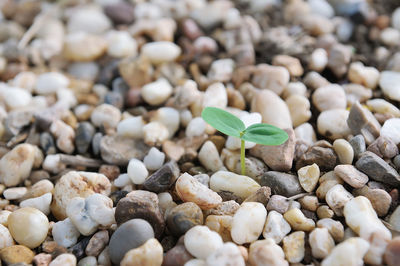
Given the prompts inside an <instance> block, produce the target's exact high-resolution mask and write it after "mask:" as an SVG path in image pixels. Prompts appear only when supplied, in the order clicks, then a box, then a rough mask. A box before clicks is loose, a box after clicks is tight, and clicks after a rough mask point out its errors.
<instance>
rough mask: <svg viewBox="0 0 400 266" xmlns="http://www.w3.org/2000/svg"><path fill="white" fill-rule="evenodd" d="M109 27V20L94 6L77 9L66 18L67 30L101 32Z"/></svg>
mask: <svg viewBox="0 0 400 266" xmlns="http://www.w3.org/2000/svg"><path fill="white" fill-rule="evenodd" d="M110 27H111V21H110V20H109V19H108V17H107V16H106V15H104V13H103V12H102V11H101V10H98V9H95V8H81V9H77V10H76V11H75V12H73V13H72V14H71V17H69V19H68V23H67V29H68V31H69V32H79V31H83V32H87V33H93V34H101V33H104V32H105V31H107V30H108V29H109V28H110Z"/></svg>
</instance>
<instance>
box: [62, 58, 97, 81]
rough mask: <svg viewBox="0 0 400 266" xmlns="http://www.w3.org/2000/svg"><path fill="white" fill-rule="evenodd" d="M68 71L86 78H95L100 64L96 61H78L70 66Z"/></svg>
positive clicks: (74, 75) (80, 77)
mask: <svg viewBox="0 0 400 266" xmlns="http://www.w3.org/2000/svg"><path fill="white" fill-rule="evenodd" d="M68 73H69V74H70V75H71V76H73V77H75V78H77V79H84V80H95V79H96V77H97V75H98V74H99V66H98V65H97V64H96V63H94V62H77V63H72V64H70V65H69V66H68Z"/></svg>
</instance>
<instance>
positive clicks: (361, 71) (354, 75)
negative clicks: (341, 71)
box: [347, 62, 379, 89]
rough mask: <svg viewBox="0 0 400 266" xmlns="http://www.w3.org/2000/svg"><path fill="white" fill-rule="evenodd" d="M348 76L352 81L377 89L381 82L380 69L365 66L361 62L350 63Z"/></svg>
mask: <svg viewBox="0 0 400 266" xmlns="http://www.w3.org/2000/svg"><path fill="white" fill-rule="evenodd" d="M347 75H348V78H349V80H350V81H351V82H354V83H358V84H361V85H363V86H365V87H367V88H371V89H375V88H376V86H377V85H378V82H379V71H378V70H377V69H376V68H374V67H365V66H364V65H363V63H361V62H354V63H351V64H350V68H349V72H348V74H347Z"/></svg>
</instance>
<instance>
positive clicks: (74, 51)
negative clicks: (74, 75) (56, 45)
mask: <svg viewBox="0 0 400 266" xmlns="http://www.w3.org/2000/svg"><path fill="white" fill-rule="evenodd" d="M106 50H107V41H106V40H105V39H103V38H102V37H100V36H97V35H93V34H89V33H85V32H74V33H69V34H68V35H66V37H65V41H64V50H63V55H64V57H65V58H66V59H67V60H70V61H74V62H90V61H93V60H96V59H97V58H99V57H101V56H102V55H103V54H104V53H105V52H106Z"/></svg>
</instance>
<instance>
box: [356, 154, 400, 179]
mask: <svg viewBox="0 0 400 266" xmlns="http://www.w3.org/2000/svg"><path fill="white" fill-rule="evenodd" d="M356 167H357V169H358V170H360V171H361V172H363V173H365V174H366V175H368V177H369V178H371V179H373V180H376V181H379V182H382V183H386V184H389V185H393V186H398V185H400V175H399V174H398V173H397V171H396V170H395V169H394V168H393V167H391V166H390V165H389V164H388V163H387V162H385V161H384V160H383V159H382V158H380V157H379V156H378V155H376V154H375V153H372V152H369V151H367V152H364V153H363V154H362V155H361V157H360V159H358V161H357V162H356Z"/></svg>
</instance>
